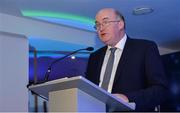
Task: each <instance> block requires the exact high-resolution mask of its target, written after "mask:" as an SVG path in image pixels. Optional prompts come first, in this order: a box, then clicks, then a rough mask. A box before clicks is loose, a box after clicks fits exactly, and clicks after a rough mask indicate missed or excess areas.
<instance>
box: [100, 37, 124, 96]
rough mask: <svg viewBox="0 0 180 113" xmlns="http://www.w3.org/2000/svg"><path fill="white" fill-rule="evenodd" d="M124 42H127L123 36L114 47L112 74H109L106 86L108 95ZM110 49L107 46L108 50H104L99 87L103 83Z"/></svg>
mask: <svg viewBox="0 0 180 113" xmlns="http://www.w3.org/2000/svg"><path fill="white" fill-rule="evenodd" d="M126 40H127V35H126V34H125V35H124V36H123V38H122V39H121V40H120V41H119V42H118V43H117V44H116V45H115V47H116V48H117V49H116V51H115V58H114V64H113V69H112V73H111V78H110V82H109V85H108V92H109V93H111V91H112V87H113V83H114V78H115V74H116V70H117V66H118V64H119V60H120V58H121V54H122V52H123V49H124V45H125V43H126ZM110 48H111V47H110V46H108V48H107V50H106V54H105V57H104V61H103V65H102V68H101V74H100V84H99V86H100V87H101V85H102V81H103V78H104V73H105V69H106V65H107V62H108V59H109V56H110V53H111V51H110Z"/></svg>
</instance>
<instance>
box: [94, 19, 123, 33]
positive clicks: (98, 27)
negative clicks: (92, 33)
mask: <svg viewBox="0 0 180 113" xmlns="http://www.w3.org/2000/svg"><path fill="white" fill-rule="evenodd" d="M119 21H120V20H114V21H103V22H102V23H96V24H95V26H94V29H96V30H97V31H99V30H100V29H101V27H102V26H103V27H104V28H106V27H107V26H109V25H110V23H111V22H119Z"/></svg>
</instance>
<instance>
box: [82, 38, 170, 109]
mask: <svg viewBox="0 0 180 113" xmlns="http://www.w3.org/2000/svg"><path fill="white" fill-rule="evenodd" d="M106 49H107V46H105V47H103V48H100V49H99V50H97V51H95V52H94V53H92V54H91V55H90V57H89V62H88V67H87V71H86V78H87V79H89V80H90V81H92V82H93V83H95V84H97V85H98V84H99V80H100V72H101V67H102V64H103V60H104V56H105V53H106ZM166 91H167V79H166V77H165V73H164V69H163V66H162V62H161V58H160V55H159V51H158V49H157V46H156V44H155V43H154V42H152V41H147V40H140V39H130V38H127V41H126V44H125V47H124V50H123V53H122V56H121V59H120V61H119V64H118V68H117V71H116V75H115V79H114V84H113V88H112V93H122V94H125V95H126V96H127V97H128V98H129V101H130V102H135V103H136V111H152V110H154V107H155V106H157V105H159V104H160V103H162V102H163V101H164V99H165V97H166Z"/></svg>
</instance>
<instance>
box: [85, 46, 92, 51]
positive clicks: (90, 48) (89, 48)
mask: <svg viewBox="0 0 180 113" xmlns="http://www.w3.org/2000/svg"><path fill="white" fill-rule="evenodd" d="M86 50H87V51H93V50H94V48H93V47H88V48H86Z"/></svg>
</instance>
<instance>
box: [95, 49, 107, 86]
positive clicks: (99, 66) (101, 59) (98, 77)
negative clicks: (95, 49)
mask: <svg viewBox="0 0 180 113" xmlns="http://www.w3.org/2000/svg"><path fill="white" fill-rule="evenodd" d="M106 50H107V46H105V47H103V48H102V50H101V51H100V52H99V53H98V54H99V55H98V56H99V58H98V59H99V60H97V61H99V62H97V74H96V75H97V80H98V83H99V81H100V75H101V68H102V64H103V61H104V57H105V54H106Z"/></svg>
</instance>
